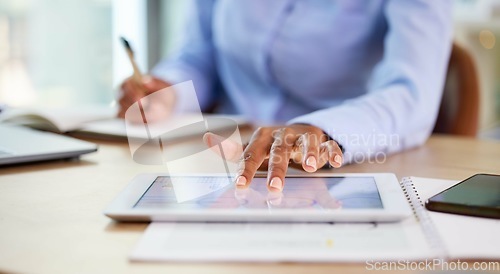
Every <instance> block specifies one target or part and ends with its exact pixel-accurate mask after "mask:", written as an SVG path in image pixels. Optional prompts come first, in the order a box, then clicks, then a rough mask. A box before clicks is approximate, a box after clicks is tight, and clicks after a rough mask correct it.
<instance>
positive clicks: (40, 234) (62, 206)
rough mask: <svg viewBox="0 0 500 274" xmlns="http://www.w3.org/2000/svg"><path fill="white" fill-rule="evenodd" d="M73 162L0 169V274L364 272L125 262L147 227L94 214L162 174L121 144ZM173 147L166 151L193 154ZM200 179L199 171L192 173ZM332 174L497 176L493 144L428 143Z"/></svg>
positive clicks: (498, 149)
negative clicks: (149, 176) (139, 177)
mask: <svg viewBox="0 0 500 274" xmlns="http://www.w3.org/2000/svg"><path fill="white" fill-rule="evenodd" d="M99 143H100V144H101V146H100V150H99V152H98V153H94V154H89V155H86V156H84V157H82V159H81V160H79V161H76V160H75V161H55V162H46V163H39V164H34V165H24V166H13V167H4V168H0V272H2V271H7V272H11V271H12V272H22V273H68V272H70V273H73V272H79V273H129V272H138V273H240V272H241V273H264V272H266V273H271V272H272V273H275V274H278V273H287V274H288V273H305V272H309V273H333V271H339V273H359V272H363V270H364V269H365V265H364V264H354V265H352V264H236V263H231V264H219V263H217V264H185V263H165V264H145V263H131V262H129V261H128V259H127V257H128V254H129V253H130V252H131V250H132V249H133V248H134V246H135V244H136V243H137V241H138V240H139V238H140V237H141V235H142V232H143V231H144V229H145V228H146V226H147V224H121V223H115V222H113V221H111V220H110V219H108V218H106V217H105V216H104V215H103V214H102V213H101V212H102V210H103V209H104V208H105V207H106V206H107V205H108V203H109V202H110V201H111V200H112V199H113V198H114V196H115V195H116V194H117V193H118V192H119V191H120V190H122V189H123V188H124V187H125V186H126V184H127V183H128V182H129V180H130V179H131V178H132V177H133V176H135V175H136V174H138V173H144V172H162V166H143V165H139V164H136V163H134V162H133V161H132V160H131V158H130V152H129V149H128V146H127V144H126V143H111V142H99ZM196 146H197V145H194V146H193V145H190V146H188V144H178V145H176V146H175V148H173V149H195V148H193V147H196ZM190 168H199V169H200V171H203V168H204V165H193V166H191V167H190ZM338 172H392V173H395V174H396V175H397V176H398V178H399V179H401V178H402V177H404V176H409V175H412V176H421V177H434V178H443V179H456V180H459V179H463V178H466V177H468V176H470V175H472V174H475V173H480V172H484V173H500V142H493V141H478V140H474V139H463V138H455V137H447V136H433V137H431V139H430V140H429V141H428V142H427V144H426V145H425V146H423V147H420V148H417V149H413V150H409V151H406V152H404V153H400V154H396V155H392V156H390V157H388V158H387V160H386V161H385V163H383V164H370V163H364V164H356V165H350V166H345V167H342V168H341V169H339V170H338Z"/></svg>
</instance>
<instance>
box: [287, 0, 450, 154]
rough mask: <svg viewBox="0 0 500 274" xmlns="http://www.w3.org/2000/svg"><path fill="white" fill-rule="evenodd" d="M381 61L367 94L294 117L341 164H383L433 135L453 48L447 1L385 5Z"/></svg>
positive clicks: (411, 0) (401, 0) (400, 0)
mask: <svg viewBox="0 0 500 274" xmlns="http://www.w3.org/2000/svg"><path fill="white" fill-rule="evenodd" d="M384 15H385V17H386V20H387V25H388V31H387V34H386V37H385V39H384V53H383V58H382V60H381V61H380V62H379V64H377V66H376V67H375V69H374V72H373V74H372V79H371V81H370V84H369V86H368V93H367V94H365V95H363V96H361V97H357V98H354V99H350V100H346V101H345V102H344V103H343V104H341V105H339V106H336V107H332V108H327V109H323V110H319V111H316V112H313V113H310V114H307V115H304V116H300V117H297V118H295V119H293V120H291V121H289V124H292V123H306V124H311V125H315V126H318V127H319V128H321V129H323V131H325V133H327V134H328V135H329V136H330V137H332V138H333V139H334V140H336V141H337V142H338V143H339V144H340V145H342V146H343V148H344V150H345V152H344V162H346V163H350V162H358V161H359V162H361V161H364V160H367V159H374V160H382V159H384V160H385V156H386V155H387V154H388V153H393V152H397V151H400V150H403V149H407V148H411V147H414V146H418V145H421V144H423V143H424V142H425V141H426V140H427V138H428V137H429V135H430V134H431V131H432V129H433V126H434V123H435V119H436V117H437V113H438V109H439V104H440V100H441V96H442V92H443V86H444V80H445V74H446V69H447V64H448V60H449V56H450V50H451V44H452V43H451V42H452V3H451V1H449V0H443V1H428V0H388V1H387V4H386V6H385V7H384Z"/></svg>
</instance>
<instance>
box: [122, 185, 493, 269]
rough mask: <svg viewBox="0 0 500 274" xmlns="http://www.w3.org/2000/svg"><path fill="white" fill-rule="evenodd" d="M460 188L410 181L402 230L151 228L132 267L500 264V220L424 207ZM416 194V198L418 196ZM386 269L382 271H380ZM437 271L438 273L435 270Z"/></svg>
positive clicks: (385, 226) (383, 226)
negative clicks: (140, 263) (139, 264)
mask: <svg viewBox="0 0 500 274" xmlns="http://www.w3.org/2000/svg"><path fill="white" fill-rule="evenodd" d="M456 183H457V182H454V181H445V180H436V179H424V178H415V177H412V178H405V179H403V181H402V182H401V187H402V189H403V190H404V192H405V193H406V195H407V198H408V202H409V203H410V205H411V206H412V208H413V211H414V216H413V217H411V218H408V219H406V220H404V221H402V222H399V223H379V224H317V223H316V224H272V223H270V224H269V223H268V224H264V223H261V224H255V223H253V224H252V223H198V224H196V223H151V224H150V225H149V227H148V229H147V230H146V232H145V235H144V236H143V238H142V239H141V241H140V242H139V244H138V245H137V247H136V248H135V249H134V251H133V252H132V254H131V256H130V258H131V260H134V261H240V262H243V261H246V262H248V261H255V262H363V263H365V264H366V267H367V269H369V268H370V267H372V269H376V267H377V265H376V263H377V262H378V263H380V261H392V262H396V263H401V264H404V263H405V262H408V261H423V260H426V259H429V260H431V261H432V262H434V263H442V262H446V261H448V260H455V259H462V258H466V259H495V260H498V259H499V258H500V248H499V246H500V234H499V233H498V232H499V231H500V221H499V220H492V219H483V218H476V217H466V216H459V215H451V214H445V213H434V212H428V211H427V210H426V209H425V208H424V207H423V204H422V201H425V200H426V199H427V198H429V197H430V196H432V195H434V194H436V193H439V192H440V191H442V190H444V189H446V188H448V187H450V186H451V185H454V184H456ZM417 191H418V192H417ZM378 267H380V265H378ZM435 267H440V266H439V265H435Z"/></svg>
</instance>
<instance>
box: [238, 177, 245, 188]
mask: <svg viewBox="0 0 500 274" xmlns="http://www.w3.org/2000/svg"><path fill="white" fill-rule="evenodd" d="M246 184H247V178H245V177H243V176H238V179H236V185H237V186H244V185H246Z"/></svg>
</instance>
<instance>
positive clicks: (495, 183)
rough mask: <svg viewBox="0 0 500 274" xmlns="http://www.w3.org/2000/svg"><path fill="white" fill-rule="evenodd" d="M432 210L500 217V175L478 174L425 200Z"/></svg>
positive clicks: (428, 207) (427, 206)
mask: <svg viewBox="0 0 500 274" xmlns="http://www.w3.org/2000/svg"><path fill="white" fill-rule="evenodd" d="M425 207H426V208H427V209H429V210H432V211H439V212H446V213H453V214H461V215H468V216H477V217H486V218H493V219H500V175H492V174H476V175H474V176H472V177H470V178H468V179H465V180H463V181H462V182H460V183H458V184H456V185H454V186H452V187H450V188H448V189H446V190H444V191H443V192H441V193H439V194H437V195H436V196H434V197H432V198H430V199H429V200H427V201H426V202H425Z"/></svg>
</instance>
